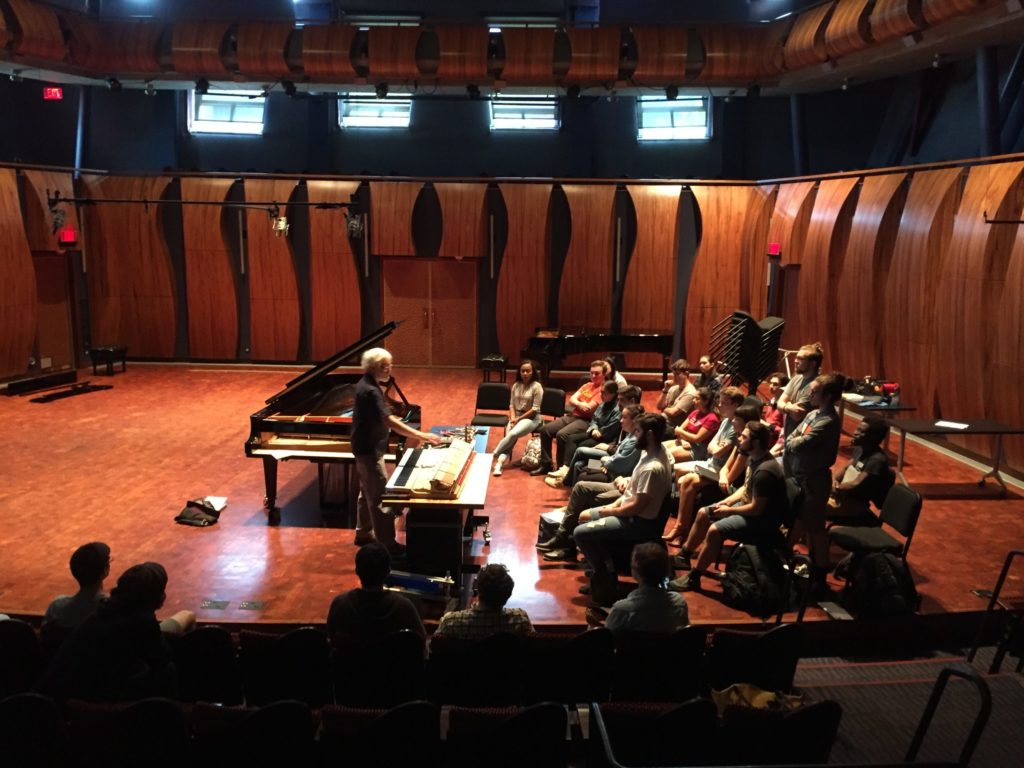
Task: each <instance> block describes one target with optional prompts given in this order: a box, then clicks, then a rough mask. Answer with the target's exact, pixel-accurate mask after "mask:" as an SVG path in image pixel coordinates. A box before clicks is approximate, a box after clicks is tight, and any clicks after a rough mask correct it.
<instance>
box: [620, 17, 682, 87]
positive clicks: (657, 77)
mask: <svg viewBox="0 0 1024 768" xmlns="http://www.w3.org/2000/svg"><path fill="white" fill-rule="evenodd" d="M633 39H634V40H635V41H636V52H637V63H636V69H635V70H633V75H632V77H631V78H630V79H631V80H632V81H633V82H634V83H636V84H637V85H655V86H657V85H664V84H665V83H681V82H683V80H685V79H686V57H687V54H688V52H689V44H690V35H689V31H688V30H687V29H684V28H682V27H633Z"/></svg>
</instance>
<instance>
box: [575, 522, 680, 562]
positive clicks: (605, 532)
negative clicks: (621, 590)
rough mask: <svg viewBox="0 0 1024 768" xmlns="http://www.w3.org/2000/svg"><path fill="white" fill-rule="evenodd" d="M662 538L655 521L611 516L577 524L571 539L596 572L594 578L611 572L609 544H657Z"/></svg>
mask: <svg viewBox="0 0 1024 768" xmlns="http://www.w3.org/2000/svg"><path fill="white" fill-rule="evenodd" d="M660 535H661V531H659V530H658V529H657V521H656V520H647V519H645V518H642V517H614V516H612V515H609V516H608V517H600V518H598V519H597V520H591V521H590V522H589V523H582V524H581V525H578V526H577V527H576V530H575V531H573V534H572V537H573V538H574V539H575V540H576V546H577V548H579V550H580V552H581V553H583V557H585V558H586V559H587V563H588V564H589V565H590V567H591V568H593V569H594V575H595V576H600V575H602V574H604V573H607V572H608V571H609V570H611V568H609V562H610V561H611V552H609V550H608V544H609V543H610V542H613V541H636V542H641V541H655V540H656V539H657V538H658V537H659V536H660Z"/></svg>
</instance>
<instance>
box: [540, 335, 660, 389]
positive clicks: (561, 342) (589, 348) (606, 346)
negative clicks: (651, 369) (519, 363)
mask: <svg viewBox="0 0 1024 768" xmlns="http://www.w3.org/2000/svg"><path fill="white" fill-rule="evenodd" d="M672 339H673V336H672V334H671V333H611V332H610V331H593V332H591V331H587V330H572V329H558V328H538V329H537V330H536V332H535V333H534V335H533V336H531V337H530V339H529V341H528V342H527V343H526V349H524V350H523V353H522V354H523V357H526V358H529V359H531V360H535V361H536V362H537V364H538V365H539V366H540V368H541V371H542V373H543V375H544V378H545V380H546V379H547V378H548V375H549V374H550V373H551V369H552V368H560V367H562V364H563V360H564V359H565V358H566V357H568V356H569V355H574V354H579V353H586V354H592V355H598V354H600V355H602V356H604V355H608V354H615V353H625V352H654V353H656V354H658V355H661V373H662V376H667V375H668V367H669V358H670V357H671V356H672ZM588 362H589V361H588Z"/></svg>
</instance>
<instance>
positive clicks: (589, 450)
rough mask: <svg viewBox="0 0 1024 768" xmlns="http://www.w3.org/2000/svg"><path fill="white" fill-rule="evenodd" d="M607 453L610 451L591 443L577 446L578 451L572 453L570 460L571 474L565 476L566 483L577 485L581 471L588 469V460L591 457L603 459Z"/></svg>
mask: <svg viewBox="0 0 1024 768" xmlns="http://www.w3.org/2000/svg"><path fill="white" fill-rule="evenodd" d="M607 455H608V451H601V450H598V449H597V448H594V447H593V446H589V445H586V446H582V447H580V448H577V449H576V453H574V454H573V455H572V460H571V461H570V462H569V474H568V475H566V477H565V484H566V485H575V484H576V479H577V478H578V477H579V475H580V472H585V471H586V469H587V462H589V461H590V460H591V459H603V458H605V457H606V456H607Z"/></svg>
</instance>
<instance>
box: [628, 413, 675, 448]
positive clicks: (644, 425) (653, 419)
mask: <svg viewBox="0 0 1024 768" xmlns="http://www.w3.org/2000/svg"><path fill="white" fill-rule="evenodd" d="M634 423H635V424H636V426H635V427H634V429H633V432H634V434H636V439H637V442H638V443H639V444H640V447H641V448H646V447H649V446H650V445H651V444H652V439H653V444H654V445H657V444H659V443H661V442H663V441H664V440H665V433H666V432H667V431H668V420H666V419H665V416H664V415H663V414H660V413H645V414H644V415H643V416H641V417H639V418H638V419H636V420H635V422H634Z"/></svg>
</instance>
